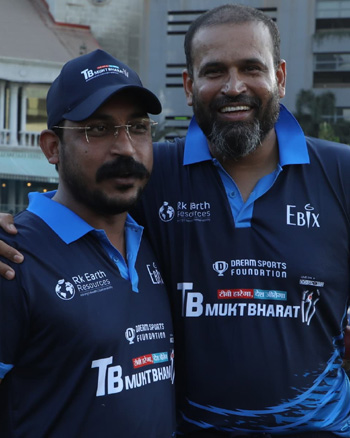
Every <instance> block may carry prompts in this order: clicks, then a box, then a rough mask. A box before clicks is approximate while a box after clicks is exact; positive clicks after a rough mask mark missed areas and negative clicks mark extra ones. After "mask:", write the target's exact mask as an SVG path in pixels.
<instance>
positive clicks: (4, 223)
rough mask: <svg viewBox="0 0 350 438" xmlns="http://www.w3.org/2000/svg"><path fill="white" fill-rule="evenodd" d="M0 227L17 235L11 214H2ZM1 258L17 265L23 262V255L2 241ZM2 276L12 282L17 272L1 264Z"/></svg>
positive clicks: (0, 214)
mask: <svg viewBox="0 0 350 438" xmlns="http://www.w3.org/2000/svg"><path fill="white" fill-rule="evenodd" d="M0 227H1V228H3V230H5V231H6V232H7V233H9V234H16V233H17V229H16V227H15V225H14V223H13V216H12V215H10V214H6V213H0ZM0 256H3V257H5V258H6V259H8V260H11V261H13V262H15V263H22V262H23V255H22V254H21V253H20V252H18V251H17V250H16V249H14V248H12V247H11V246H9V245H7V244H6V243H5V242H3V241H2V240H0ZM0 275H1V276H2V277H4V278H7V280H12V279H13V278H14V277H15V272H14V270H13V269H12V268H10V266H7V265H6V264H5V263H2V262H0Z"/></svg>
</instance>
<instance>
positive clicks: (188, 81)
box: [182, 70, 193, 106]
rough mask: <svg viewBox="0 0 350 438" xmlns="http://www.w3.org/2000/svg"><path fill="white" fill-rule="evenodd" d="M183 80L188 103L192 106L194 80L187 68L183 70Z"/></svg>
mask: <svg viewBox="0 0 350 438" xmlns="http://www.w3.org/2000/svg"><path fill="white" fill-rule="evenodd" d="M182 81H183V86H184V90H185V94H186V100H187V105H188V106H192V105H193V92H192V89H193V80H192V78H191V77H190V75H189V73H188V71H187V70H184V71H183V72H182Z"/></svg>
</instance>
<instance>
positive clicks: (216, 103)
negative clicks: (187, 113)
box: [209, 94, 261, 111]
mask: <svg viewBox="0 0 350 438" xmlns="http://www.w3.org/2000/svg"><path fill="white" fill-rule="evenodd" d="M230 104H240V105H248V106H250V107H252V108H256V109H259V108H260V107H261V100H260V99H259V98H258V97H253V96H246V95H244V94H242V95H238V96H220V97H217V98H216V99H214V100H213V101H212V102H211V103H210V105H209V109H210V110H211V111H218V110H219V109H220V108H222V107H223V106H229V105H230Z"/></svg>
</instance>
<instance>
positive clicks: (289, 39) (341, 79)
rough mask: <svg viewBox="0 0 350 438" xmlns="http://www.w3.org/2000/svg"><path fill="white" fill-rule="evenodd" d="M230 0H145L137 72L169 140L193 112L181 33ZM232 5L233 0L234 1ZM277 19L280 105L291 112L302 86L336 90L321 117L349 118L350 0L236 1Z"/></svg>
mask: <svg viewBox="0 0 350 438" xmlns="http://www.w3.org/2000/svg"><path fill="white" fill-rule="evenodd" d="M226 3H230V1H229V0H145V15H144V30H143V35H145V37H144V39H143V49H142V50H141V60H142V62H141V63H140V75H141V77H142V79H143V81H144V82H145V83H146V84H147V86H148V87H149V88H151V89H152V90H153V91H154V92H155V93H156V94H157V95H158V96H160V99H161V101H162V104H163V113H162V116H161V120H160V121H161V123H160V126H163V128H164V127H166V128H167V129H166V130H167V131H168V134H167V137H168V138H172V137H173V136H176V135H179V134H180V135H183V134H185V132H186V129H187V126H188V123H189V120H190V118H191V116H192V110H191V108H190V107H188V106H187V105H186V102H185V95H184V92H183V88H182V77H181V72H182V70H183V69H184V68H185V55H184V50H183V41H184V35H185V33H186V30H187V28H188V26H189V24H190V23H191V22H192V21H193V20H194V19H195V18H196V17H198V15H199V14H201V13H202V12H204V11H206V10H208V9H210V8H213V7H215V6H219V5H222V4H226ZM232 3H235V2H232ZM237 3H240V4H245V5H248V6H252V7H255V8H258V9H260V10H262V11H263V12H265V13H266V14H267V15H269V16H270V17H271V18H273V19H274V20H276V22H277V25H278V27H279V29H280V33H281V40H282V42H281V56H282V57H283V58H284V59H285V60H286V61H287V94H286V97H285V98H284V99H283V103H284V104H285V105H286V106H287V107H288V108H289V109H290V110H291V111H293V112H294V111H295V109H296V108H295V105H296V96H297V95H298V93H299V91H300V90H301V89H306V90H312V91H313V93H314V94H315V95H316V96H317V95H319V94H321V93H324V92H325V91H330V92H332V93H333V94H334V96H335V100H336V104H335V106H336V108H335V111H334V112H333V113H331V114H330V113H328V114H327V113H325V114H322V117H324V120H328V121H329V120H334V121H335V120H342V119H345V120H348V121H350V0H238V1H237Z"/></svg>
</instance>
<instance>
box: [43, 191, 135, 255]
mask: <svg viewBox="0 0 350 438" xmlns="http://www.w3.org/2000/svg"><path fill="white" fill-rule="evenodd" d="M62 192H63V191H62V190H60V187H59V188H58V190H57V193H56V194H55V196H54V197H53V198H52V200H53V201H56V202H59V203H60V204H62V205H64V206H66V207H67V208H69V209H70V210H72V211H73V212H74V213H75V214H77V215H78V216H79V217H81V218H82V219H83V220H84V221H85V222H87V223H88V224H89V225H91V226H92V227H93V228H95V229H97V230H104V232H105V233H106V235H107V237H108V239H109V241H110V242H111V244H112V245H113V246H114V247H115V248H116V249H117V250H118V251H119V252H120V253H121V255H122V256H123V257H124V260H126V241H125V221H126V216H127V212H124V213H120V214H114V215H101V214H98V213H96V212H94V211H92V210H91V209H90V208H89V207H87V206H86V205H83V204H79V203H77V202H76V201H75V200H72V199H71V198H70V197H67V196H64V195H63V193H62Z"/></svg>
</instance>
